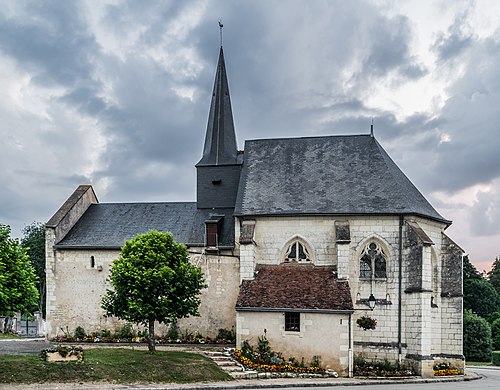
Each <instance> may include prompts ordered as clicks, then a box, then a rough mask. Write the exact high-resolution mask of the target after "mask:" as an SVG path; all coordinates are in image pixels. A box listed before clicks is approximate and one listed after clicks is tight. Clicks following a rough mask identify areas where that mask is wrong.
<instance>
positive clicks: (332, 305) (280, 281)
mask: <svg viewBox="0 0 500 390" xmlns="http://www.w3.org/2000/svg"><path fill="white" fill-rule="evenodd" d="M256 271H257V274H256V276H255V279H254V280H243V281H242V283H241V287H240V293H239V295H238V300H237V302H236V310H240V311H241V310H251V311H267V310H280V309H282V310H286V309H292V310H293V309H297V310H298V309H301V310H311V311H316V310H317V311H337V310H339V311H342V310H353V305H352V299H351V292H350V289H349V283H348V282H347V281H339V280H337V278H336V277H335V275H334V274H333V271H334V268H333V267H316V266H314V265H312V264H294V263H283V264H280V265H274V266H272V265H257V268H256Z"/></svg>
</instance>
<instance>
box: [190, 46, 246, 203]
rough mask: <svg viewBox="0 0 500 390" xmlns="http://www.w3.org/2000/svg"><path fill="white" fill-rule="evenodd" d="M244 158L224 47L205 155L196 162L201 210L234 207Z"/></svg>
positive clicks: (209, 120) (218, 69)
mask: <svg viewBox="0 0 500 390" xmlns="http://www.w3.org/2000/svg"><path fill="white" fill-rule="evenodd" d="M240 157H242V156H240ZM241 160H242V158H239V154H238V149H237V144H236V135H235V131H234V122H233V113H232V109H231V98H230V96H229V85H228V82H227V74H226V65H225V62H224V51H223V49H222V46H221V48H220V53H219V62H218V64H217V72H216V74H215V83H214V89H213V93H212V102H211V104H210V112H209V114H208V124H207V132H206V135H205V145H204V147H203V155H202V157H201V160H200V161H199V162H198V164H196V176H197V179H196V184H197V186H196V201H197V207H198V209H215V208H234V206H235V203H236V195H237V192H238V184H239V180H240V172H241V164H242V162H241Z"/></svg>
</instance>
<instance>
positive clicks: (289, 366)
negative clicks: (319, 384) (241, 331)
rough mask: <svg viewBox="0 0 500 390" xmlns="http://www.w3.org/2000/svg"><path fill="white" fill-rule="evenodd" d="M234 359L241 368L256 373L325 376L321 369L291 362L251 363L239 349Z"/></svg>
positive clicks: (234, 354)
mask: <svg viewBox="0 0 500 390" xmlns="http://www.w3.org/2000/svg"><path fill="white" fill-rule="evenodd" d="M233 356H234V358H235V359H236V360H237V361H238V362H239V363H240V364H242V365H243V366H245V367H247V368H249V369H251V370H256V371H264V372H292V373H297V374H321V375H323V374H325V370H324V369H322V368H321V367H301V366H300V365H296V364H294V363H293V362H284V361H283V362H279V363H277V364H268V363H265V362H263V361H262V362H253V361H252V360H250V359H249V358H246V357H245V356H243V351H242V350H241V349H236V350H235V351H234V353H233Z"/></svg>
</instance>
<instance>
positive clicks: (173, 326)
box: [167, 321, 179, 341]
mask: <svg viewBox="0 0 500 390" xmlns="http://www.w3.org/2000/svg"><path fill="white" fill-rule="evenodd" d="M178 338H179V327H178V326H177V321H173V322H171V323H170V326H169V327H168V332H167V339H169V340H172V341H176V340H177V339H178Z"/></svg>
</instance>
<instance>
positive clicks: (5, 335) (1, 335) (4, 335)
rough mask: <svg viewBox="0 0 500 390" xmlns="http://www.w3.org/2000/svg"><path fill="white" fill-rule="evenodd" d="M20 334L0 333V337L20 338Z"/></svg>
mask: <svg viewBox="0 0 500 390" xmlns="http://www.w3.org/2000/svg"><path fill="white" fill-rule="evenodd" d="M20 338H21V336H19V335H17V334H13V333H0V339H20Z"/></svg>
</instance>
